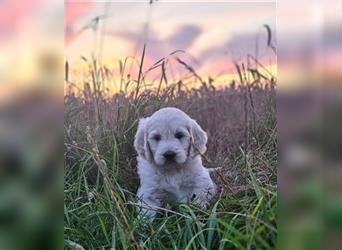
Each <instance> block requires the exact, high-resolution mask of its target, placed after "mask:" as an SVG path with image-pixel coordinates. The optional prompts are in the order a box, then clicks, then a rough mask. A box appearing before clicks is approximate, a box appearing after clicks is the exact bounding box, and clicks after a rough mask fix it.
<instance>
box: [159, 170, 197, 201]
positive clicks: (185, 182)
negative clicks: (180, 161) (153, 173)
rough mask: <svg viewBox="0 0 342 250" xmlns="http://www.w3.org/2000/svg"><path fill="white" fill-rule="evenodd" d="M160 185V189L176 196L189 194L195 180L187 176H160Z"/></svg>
mask: <svg viewBox="0 0 342 250" xmlns="http://www.w3.org/2000/svg"><path fill="white" fill-rule="evenodd" d="M160 184H161V185H160V188H162V189H164V190H165V191H167V192H168V193H172V194H174V195H175V196H178V195H179V194H180V193H181V194H184V193H188V192H191V190H192V189H193V188H194V186H195V180H194V178H191V177H190V176H188V175H172V176H162V177H161V180H160Z"/></svg>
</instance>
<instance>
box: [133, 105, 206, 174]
mask: <svg viewBox="0 0 342 250" xmlns="http://www.w3.org/2000/svg"><path fill="white" fill-rule="evenodd" d="M206 142H207V136H206V133H205V132H204V131H203V130H202V129H201V128H200V126H199V125H198V124H197V123H196V121H194V120H192V119H191V118H190V117H189V116H187V115H186V114H185V113H184V112H182V111H180V110H179V109H176V108H164V109H161V110H159V111H157V112H156V113H154V114H153V115H152V116H151V117H148V118H145V119H142V120H140V123H139V127H138V131H137V134H136V137H135V142H134V146H135V148H136V150H137V152H138V153H139V155H141V156H143V157H144V158H145V159H146V160H148V161H150V162H152V163H154V164H155V165H157V166H166V167H167V166H172V165H182V164H184V163H185V162H186V161H187V160H188V159H190V158H192V157H194V156H196V155H198V153H204V152H205V150H206Z"/></svg>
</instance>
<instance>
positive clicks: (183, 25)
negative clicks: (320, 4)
mask: <svg viewBox="0 0 342 250" xmlns="http://www.w3.org/2000/svg"><path fill="white" fill-rule="evenodd" d="M96 17H100V20H99V22H96V21H95V20H96V19H94V18H96ZM64 22H65V27H64V33H65V44H66V57H67V60H68V62H69V64H70V68H71V70H72V72H73V73H74V76H75V78H77V79H78V78H79V76H78V74H81V73H82V71H83V70H84V69H85V68H84V67H85V64H84V62H83V61H82V59H81V56H84V57H86V58H90V56H91V54H92V53H94V54H95V55H96V56H97V57H98V58H101V61H102V62H103V64H104V65H106V66H107V67H108V68H110V69H111V70H112V71H113V72H114V74H115V72H118V68H119V63H118V61H119V60H120V59H121V60H124V58H126V57H127V56H134V57H135V58H140V56H141V53H142V48H143V44H144V43H145V44H146V55H145V61H144V69H145V70H147V69H148V68H149V67H150V66H151V65H153V64H154V63H155V62H157V61H158V60H159V59H161V58H163V57H166V56H168V55H170V53H172V52H173V51H177V50H182V51H185V52H186V53H180V54H178V55H179V57H182V60H184V61H186V62H187V63H188V64H189V65H191V66H192V67H193V68H194V69H195V70H196V71H197V72H198V73H199V75H201V76H202V77H203V78H204V79H207V77H209V76H210V77H212V78H214V79H217V81H221V82H223V83H227V82H228V79H230V78H231V76H232V74H234V73H235V68H234V64H233V62H234V61H236V62H245V61H246V56H247V55H248V54H251V55H253V56H257V57H258V60H260V62H262V64H263V65H265V66H266V67H267V68H268V69H270V70H271V71H272V72H273V73H275V72H276V56H275V53H274V51H272V49H270V47H268V46H267V38H268V36H267V30H266V28H265V27H264V25H265V24H267V25H269V27H270V28H271V30H272V33H273V35H272V41H271V42H272V44H273V45H276V39H275V26H276V4H275V3H274V2H254V3H253V2H243V1H242V2H241V1H240V2H220V1H217V2H216V1H212V2H200V1H196V2H191V1H186V2H178V1H173V2H167V1H158V2H154V3H153V4H148V3H147V2H146V1H144V2H139V1H135V2H110V3H106V2H104V1H103V2H89V1H86V2H77V1H67V2H65V17H64ZM256 48H257V49H256ZM256 51H257V52H256ZM171 65H173V66H171V67H174V71H175V72H176V73H175V74H176V75H178V74H179V75H184V74H185V73H186V70H185V69H184V67H183V68H181V66H180V65H176V63H173V64H171ZM169 73H170V72H168V74H169ZM152 75H153V74H152Z"/></svg>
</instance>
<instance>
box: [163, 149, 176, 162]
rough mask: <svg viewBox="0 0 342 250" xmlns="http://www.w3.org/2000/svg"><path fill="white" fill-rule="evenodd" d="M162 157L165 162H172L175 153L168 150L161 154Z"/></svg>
mask: <svg viewBox="0 0 342 250" xmlns="http://www.w3.org/2000/svg"><path fill="white" fill-rule="evenodd" d="M163 156H164V158H165V160H167V161H174V160H175V158H176V153H175V152H173V151H171V150H168V151H166V152H165V153H164V154H163Z"/></svg>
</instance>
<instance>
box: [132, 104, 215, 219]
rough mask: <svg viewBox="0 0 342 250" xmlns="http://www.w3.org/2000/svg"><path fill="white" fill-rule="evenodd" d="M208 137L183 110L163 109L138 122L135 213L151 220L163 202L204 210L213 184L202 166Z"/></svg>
mask: <svg viewBox="0 0 342 250" xmlns="http://www.w3.org/2000/svg"><path fill="white" fill-rule="evenodd" d="M207 140H208V138H207V134H206V133H205V132H204V131H203V130H202V128H201V127H200V126H199V125H198V124H197V122H196V121H195V120H193V119H191V118H190V117H189V116H188V115H186V114H185V113H184V112H183V111H181V110H179V109H177V108H171V107H170V108H163V109H160V110H159V111H157V112H155V113H154V114H153V115H152V116H150V117H147V118H143V119H141V120H140V121H139V126H138V130H137V133H136V136H135V141H134V147H135V149H136V151H137V153H138V157H137V160H138V174H139V177H140V187H139V189H138V192H137V196H138V197H139V200H138V204H137V205H138V213H139V215H143V216H146V217H147V219H149V220H153V218H154V217H155V214H156V209H157V208H158V207H161V206H162V205H163V204H164V203H165V202H166V201H168V200H170V199H171V200H174V201H176V202H181V203H186V202H194V203H196V204H198V205H199V206H201V207H203V208H204V207H206V206H207V205H208V203H209V201H210V199H211V198H212V196H213V195H214V194H215V192H216V185H215V184H214V182H213V181H212V180H211V178H210V176H209V171H208V170H207V169H206V168H204V167H203V165H202V160H201V154H203V153H204V152H205V151H206V149H207V148H206V144H207Z"/></svg>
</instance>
